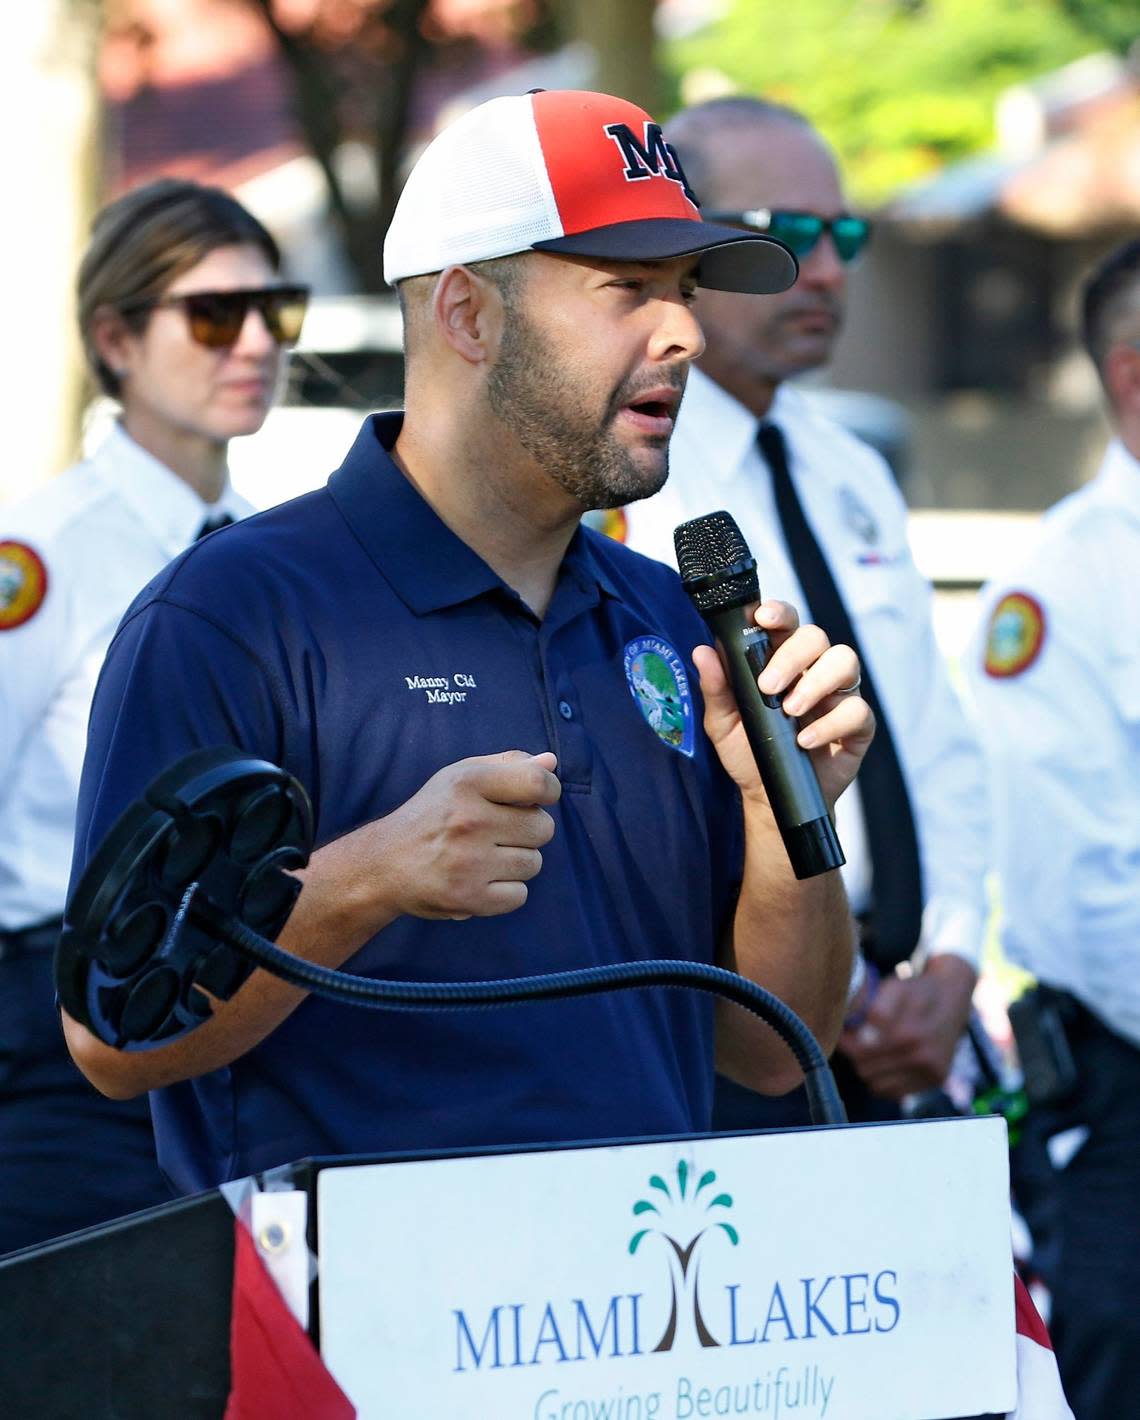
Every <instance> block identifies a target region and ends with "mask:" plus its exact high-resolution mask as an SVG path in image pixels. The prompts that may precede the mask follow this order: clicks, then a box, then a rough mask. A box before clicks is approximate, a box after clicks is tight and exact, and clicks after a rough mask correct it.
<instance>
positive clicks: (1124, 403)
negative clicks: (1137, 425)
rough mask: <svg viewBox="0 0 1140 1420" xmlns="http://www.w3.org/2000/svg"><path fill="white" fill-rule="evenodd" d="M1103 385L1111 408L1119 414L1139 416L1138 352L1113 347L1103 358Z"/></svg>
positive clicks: (1139, 353)
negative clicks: (1110, 402)
mask: <svg viewBox="0 0 1140 1420" xmlns="http://www.w3.org/2000/svg"><path fill="white" fill-rule="evenodd" d="M1104 383H1105V387H1106V388H1107V390H1108V395H1109V399H1110V400H1111V401H1112V405H1113V407H1114V408H1115V409H1116V410H1118V411H1119V412H1120V413H1121V414H1126V413H1127V414H1132V415H1135V414H1140V350H1137V349H1136V347H1135V346H1134V345H1128V344H1124V343H1123V342H1122V343H1120V344H1119V345H1114V346H1113V347H1112V348H1111V349H1110V350H1109V352H1108V354H1107V355H1106V356H1105V358H1104Z"/></svg>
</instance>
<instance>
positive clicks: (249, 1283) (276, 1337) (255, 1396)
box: [225, 1219, 356, 1420]
mask: <svg viewBox="0 0 1140 1420" xmlns="http://www.w3.org/2000/svg"><path fill="white" fill-rule="evenodd" d="M269 1416H272V1417H273V1420H355V1416H356V1407H355V1406H354V1405H353V1404H352V1402H351V1401H350V1400H349V1399H348V1397H347V1396H346V1395H345V1393H344V1391H342V1390H341V1388H340V1386H338V1385H337V1383H336V1381H335V1380H334V1379H333V1378H332V1375H331V1374H330V1372H329V1371H328V1370H327V1369H326V1367H325V1364H324V1362H323V1361H322V1360H321V1358H320V1356H319V1354H318V1353H317V1350H316V1348H315V1347H314V1346H313V1343H312V1342H311V1341H310V1340H309V1337H308V1334H307V1333H306V1332H305V1331H304V1330H303V1328H302V1327H301V1324H300V1323H299V1322H298V1321H297V1318H296V1317H295V1316H294V1315H293V1313H292V1312H291V1311H290V1310H289V1308H288V1307H287V1306H286V1305H285V1300H284V1298H283V1297H282V1296H281V1293H280V1292H279V1291H278V1290H277V1284H276V1283H275V1282H274V1281H273V1278H272V1277H270V1275H269V1273H268V1272H267V1271H266V1270H265V1266H264V1264H263V1263H262V1261H261V1258H260V1257H259V1256H258V1252H257V1247H256V1245H255V1243H254V1241H253V1238H252V1237H251V1236H250V1233H249V1229H248V1228H247V1227H245V1225H244V1224H243V1223H241V1222H240V1221H238V1220H237V1219H235V1220H234V1298H233V1317H232V1319H231V1321H230V1397H229V1401H228V1402H227V1404H226V1415H225V1420H268V1417H269Z"/></svg>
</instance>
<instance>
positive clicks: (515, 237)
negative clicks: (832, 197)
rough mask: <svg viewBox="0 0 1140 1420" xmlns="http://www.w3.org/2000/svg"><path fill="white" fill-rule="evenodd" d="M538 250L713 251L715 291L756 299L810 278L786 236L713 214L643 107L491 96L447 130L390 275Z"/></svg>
mask: <svg viewBox="0 0 1140 1420" xmlns="http://www.w3.org/2000/svg"><path fill="white" fill-rule="evenodd" d="M532 250H533V251H550V252H566V253H570V254H573V255H577V256H585V257H594V258H597V259H599V260H609V261H655V260H663V259H666V258H669V257H676V256H688V255H691V254H694V253H697V252H700V253H702V256H701V263H700V269H699V271H698V274H697V280H698V282H699V283H700V284H701V285H702V286H711V287H714V288H716V289H717V290H721V291H750V292H753V293H756V294H764V293H768V292H772V291H784V290H786V289H787V288H788V287H789V286H790V285H791V284H792V283H793V282H794V281H795V279H796V275H797V273H798V270H799V268H798V266H797V264H796V259H795V257H794V256H793V255H792V253H791V252H790V251H789V250H788V248H787V247H786V246H784V244H783V243H782V242H779V241H777V240H776V239H775V238H774V237H766V236H762V235H760V234H758V233H751V232H742V231H740V230H739V228H736V227H721V226H717V225H716V224H715V223H713V222H703V221H702V220H701V214H700V209H699V208H698V207H697V203H696V199H695V198H694V196H693V194H692V192H691V191H690V190H689V185H688V182H687V181H686V179H685V174H684V172H683V171H682V170H681V165H680V163H679V162H678V160H677V155H676V153H675V152H674V151H673V148H672V147H671V145H670V144H668V143H667V142H666V141H665V139H664V138H663V137H662V136H661V129H660V126H659V125H658V124H656V123H654V122H653V120H652V119H651V118H650V117H649V115H648V114H647V113H646V112H645V111H644V110H643V109H640V108H638V107H637V105H636V104H631V103H628V102H627V101H626V100H625V99H615V98H612V97H610V95H608V94H591V93H586V92H584V91H580V90H561V91H558V90H550V91H546V90H541V91H539V92H536V93H531V94H522V95H517V96H511V97H507V98H498V99H491V100H490V101H489V102H488V103H485V104H480V105H479V107H478V108H474V109H472V110H471V111H470V112H469V113H466V114H464V116H463V117H462V118H460V119H458V120H457V121H456V122H455V123H453V124H451V125H450V127H448V128H445V129H444V130H443V132H442V133H440V134H438V135H437V136H436V137H435V138H434V139H433V140H432V141H431V143H429V144H428V146H427V148H425V149H424V152H423V153H422V155H421V156H420V159H419V161H418V162H417V163H416V165H415V167H414V168H413V169H412V171H411V173H410V175H409V177H408V181H407V183H406V184H405V186H404V191H403V193H402V195H401V197H400V201H399V203H398V204H397V207H396V212H395V215H394V217H393V218H392V225H391V226H390V227H389V228H388V235H387V237H386V239H385V242H384V279H385V280H386V281H387V282H388V283H389V284H390V285H395V283H396V282H397V281H402V280H403V279H404V278H405V277H407V276H424V275H427V274H428V273H429V272H434V271H442V270H443V269H444V267H447V266H458V265H462V264H463V263H465V262H470V261H486V260H488V259H490V258H491V257H496V256H509V255H511V254H512V253H514V252H521V251H532Z"/></svg>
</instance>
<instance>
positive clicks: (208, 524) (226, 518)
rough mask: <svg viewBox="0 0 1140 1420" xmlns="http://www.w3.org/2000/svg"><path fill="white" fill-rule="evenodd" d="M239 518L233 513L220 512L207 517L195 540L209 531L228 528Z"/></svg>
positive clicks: (195, 535)
mask: <svg viewBox="0 0 1140 1420" xmlns="http://www.w3.org/2000/svg"><path fill="white" fill-rule="evenodd" d="M236 522H237V519H236V518H235V517H234V516H233V514H232V513H218V514H216V515H215V516H214V517H212V518H207V519H206V521H205V522H204V523H203V524H202V526H201V527H200V528H199V529H198V531H197V532H196V533H195V534H194V541H195V542H197V541H198V539H199V538H200V537H205V536H206V534H207V533H212V532H217V531H218V529H219V528H228V527H229V525H230V524H231V523H236Z"/></svg>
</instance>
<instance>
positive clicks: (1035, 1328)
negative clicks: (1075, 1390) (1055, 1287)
mask: <svg viewBox="0 0 1140 1420" xmlns="http://www.w3.org/2000/svg"><path fill="white" fill-rule="evenodd" d="M1013 1293H1014V1313H1015V1315H1016V1318H1017V1405H1016V1406H1015V1407H1014V1409H1013V1410H1011V1411H1010V1412H1009V1415H1008V1416H1007V1417H1006V1420H1073V1412H1072V1411H1071V1410H1070V1409H1069V1405H1068V1402H1067V1401H1066V1399H1065V1392H1064V1390H1063V1389H1062V1386H1061V1377H1060V1375H1059V1374H1058V1372H1057V1358H1056V1356H1054V1355H1053V1344H1052V1342H1051V1341H1050V1340H1049V1333H1048V1331H1046V1329H1045V1323H1044V1322H1043V1321H1042V1320H1041V1318H1040V1316H1038V1314H1037V1308H1036V1307H1035V1306H1034V1305H1033V1298H1032V1297H1031V1296H1030V1295H1029V1293H1028V1291H1027V1290H1026V1288H1025V1285H1024V1283H1023V1282H1022V1280H1021V1278H1020V1277H1017V1276H1015V1277H1014V1279H1013Z"/></svg>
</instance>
